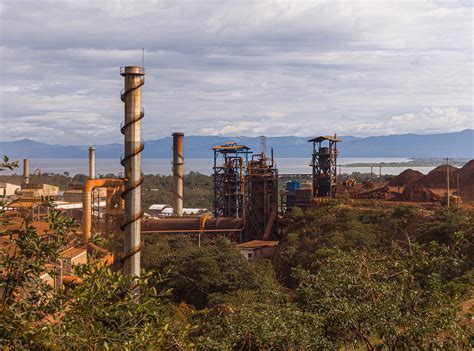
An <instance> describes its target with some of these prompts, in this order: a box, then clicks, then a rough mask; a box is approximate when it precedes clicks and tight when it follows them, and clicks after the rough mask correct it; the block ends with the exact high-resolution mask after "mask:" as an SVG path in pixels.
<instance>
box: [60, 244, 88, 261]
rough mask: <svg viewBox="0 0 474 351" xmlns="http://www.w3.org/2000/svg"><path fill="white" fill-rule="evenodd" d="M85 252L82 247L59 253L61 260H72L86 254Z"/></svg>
mask: <svg viewBox="0 0 474 351" xmlns="http://www.w3.org/2000/svg"><path fill="white" fill-rule="evenodd" d="M86 252H87V250H86V249H84V248H82V247H70V248H69V249H67V250H64V251H63V252H61V257H62V258H67V259H73V258H75V257H77V256H79V255H82V254H84V253H86Z"/></svg>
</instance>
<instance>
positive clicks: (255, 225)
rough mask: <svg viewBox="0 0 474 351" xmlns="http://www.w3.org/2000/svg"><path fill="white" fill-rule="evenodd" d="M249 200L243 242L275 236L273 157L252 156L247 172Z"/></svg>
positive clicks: (276, 202)
mask: <svg viewBox="0 0 474 351" xmlns="http://www.w3.org/2000/svg"><path fill="white" fill-rule="evenodd" d="M247 179H248V188H249V196H248V198H249V200H248V216H247V227H246V230H245V240H246V241H248V240H255V239H258V240H262V239H263V240H269V238H270V237H272V236H275V235H276V234H277V226H276V220H277V217H278V170H277V169H276V167H275V163H274V161H273V157H272V158H271V159H268V158H267V157H266V156H265V153H261V154H258V155H253V156H252V160H251V161H250V162H249V164H248V171H247Z"/></svg>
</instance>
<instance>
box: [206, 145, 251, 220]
mask: <svg viewBox="0 0 474 351" xmlns="http://www.w3.org/2000/svg"><path fill="white" fill-rule="evenodd" d="M212 150H213V151H214V167H213V170H214V174H213V178H214V179H213V181H214V200H213V214H214V217H234V218H245V207H246V198H247V184H246V180H245V177H246V170H247V163H248V157H249V154H250V149H249V148H248V147H247V146H244V145H237V144H236V143H234V142H229V143H227V144H224V145H220V146H214V147H213V148H212Z"/></svg>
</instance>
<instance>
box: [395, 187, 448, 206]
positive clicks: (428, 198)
mask: <svg viewBox="0 0 474 351" xmlns="http://www.w3.org/2000/svg"><path fill="white" fill-rule="evenodd" d="M401 198H402V200H403V201H415V202H435V201H439V196H437V195H436V194H434V193H433V192H432V191H431V190H430V189H427V188H425V187H424V186H423V185H420V184H410V185H408V186H406V187H405V189H404V190H403V193H402V195H401Z"/></svg>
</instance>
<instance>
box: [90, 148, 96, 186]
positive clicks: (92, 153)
mask: <svg viewBox="0 0 474 351" xmlns="http://www.w3.org/2000/svg"><path fill="white" fill-rule="evenodd" d="M94 178H95V148H94V146H91V147H89V179H94Z"/></svg>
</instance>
